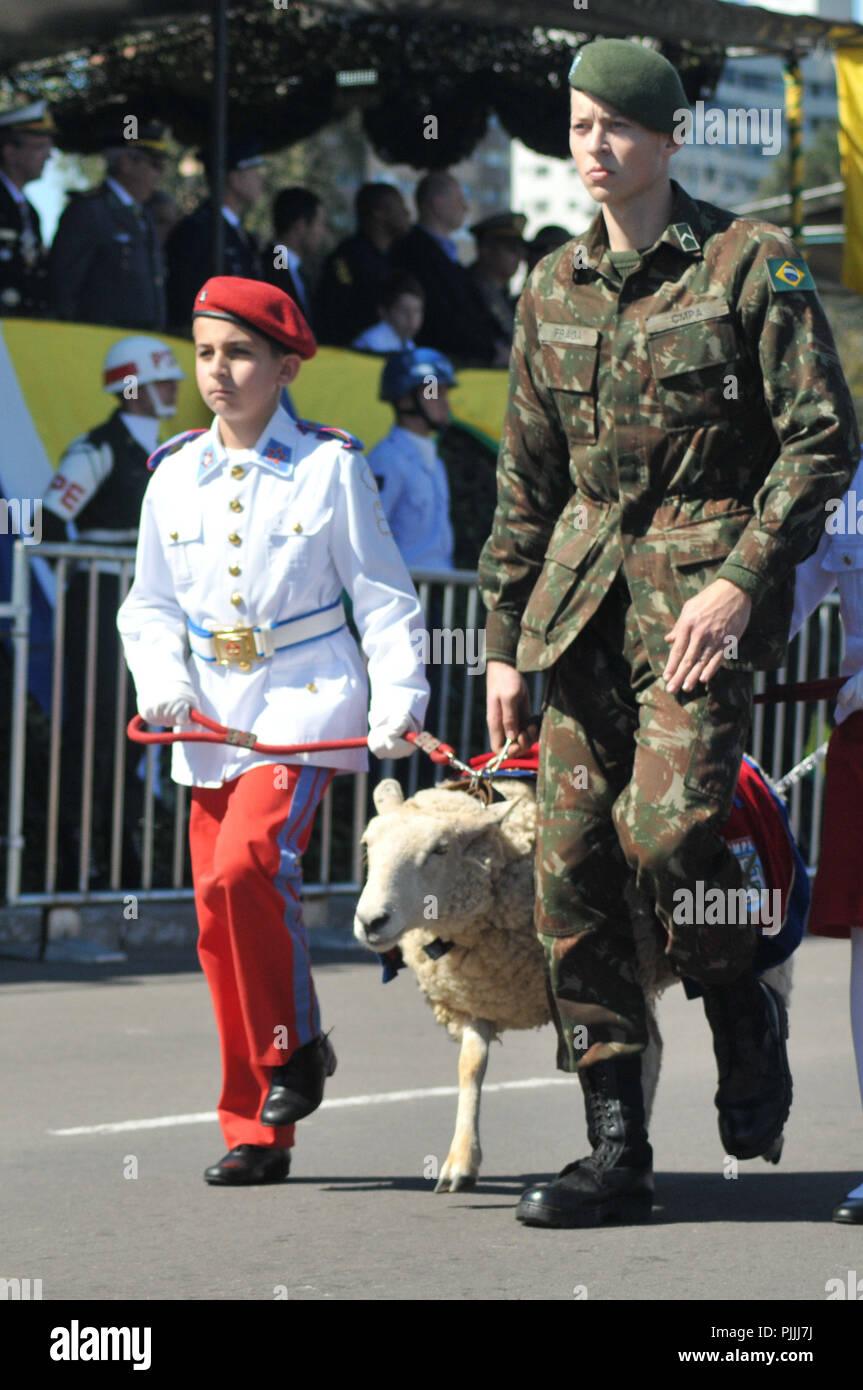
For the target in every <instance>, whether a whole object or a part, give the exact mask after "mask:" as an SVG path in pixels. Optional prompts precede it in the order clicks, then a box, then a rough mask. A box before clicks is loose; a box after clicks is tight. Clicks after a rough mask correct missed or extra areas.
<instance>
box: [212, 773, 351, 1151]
mask: <svg viewBox="0 0 863 1390" xmlns="http://www.w3.org/2000/svg"><path fill="white" fill-rule="evenodd" d="M334 775H335V773H334V772H333V771H332V770H331V769H329V768H323V767H299V766H290V767H289V766H285V765H280V764H277V763H269V764H266V765H261V766H258V767H254V768H251V769H250V770H249V771H248V772H245V773H243V775H242V776H240V777H236V778H234V779H233V781H230V782H225V783H224V784H223V785H222V786H221V787H194V788H193V789H192V808H191V816H190V822H189V841H190V848H191V853H192V874H193V878H194V883H195V906H196V909H197V915H198V928H199V931H198V956H199V959H200V961H201V966H202V968H203V971H204V974H205V975H206V977H207V983H208V985H209V986H210V993H211V995H212V998H213V1008H214V1010H215V1013H216V1023H217V1025H218V1029H219V1040H220V1042H221V1047H222V1094H221V1096H220V1098H219V1122H220V1124H221V1126H222V1133H223V1134H224V1136H225V1139H226V1141H227V1144H228V1148H229V1149H233V1148H236V1146H237V1145H238V1144H260V1145H262V1146H264V1147H267V1148H279V1149H288V1148H291V1147H292V1146H293V1142H294V1126H293V1125H282V1126H279V1127H274V1126H272V1125H262V1124H261V1122H260V1120H259V1119H258V1116H259V1114H260V1112H261V1106H262V1105H263V1103H264V1100H265V1098H266V1095H267V1091H268V1090H269V1087H270V1069H271V1068H272V1067H277V1066H281V1065H283V1064H284V1063H285V1062H287V1061H288V1059H289V1058H290V1056H291V1054H292V1053H293V1052H295V1051H296V1050H297V1048H298V1047H302V1045H303V1044H304V1043H307V1042H310V1041H311V1040H312V1038H314V1037H317V1035H318V1034H319V1033H320V1031H321V1025H320V1014H319V1011H318V1001H317V999H316V997H315V988H314V984H313V982H312V974H311V966H310V961H309V943H308V938H307V936H306V929H305V925H304V923H303V913H302V905H301V902H300V890H301V887H302V872H301V856H302V853H303V850H304V849H305V848H306V846H307V845H308V842H309V837H310V835H311V833H312V823H313V821H314V818H315V811H316V809H317V805H318V802H319V801H320V799H321V797H322V796H323V794H324V792H325V791H326V789H327V787H328V786H329V784H330V782H331V781H332V779H333V777H334Z"/></svg>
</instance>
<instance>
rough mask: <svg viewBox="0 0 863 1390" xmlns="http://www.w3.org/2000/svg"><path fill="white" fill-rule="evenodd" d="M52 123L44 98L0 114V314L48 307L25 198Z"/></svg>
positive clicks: (35, 227)
mask: <svg viewBox="0 0 863 1390" xmlns="http://www.w3.org/2000/svg"><path fill="white" fill-rule="evenodd" d="M55 133H56V132H55V129H54V124H53V121H52V120H51V117H50V115H49V114H48V108H47V106H46V104H45V102H44V101H37V102H34V103H33V104H32V105H30V106H25V107H23V108H22V109H20V110H18V111H8V112H6V113H5V114H4V115H2V116H0V315H2V316H3V317H4V318H5V317H9V316H10V315H13V314H16V315H19V316H26V317H29V318H34V317H38V316H39V315H42V314H44V313H45V312H46V309H47V290H46V274H47V267H46V257H45V250H44V247H43V245H42V228H41V226H40V223H39V214H38V213H37V211H36V209H35V208H34V206H33V204H32V203H31V202H29V201H28V200H27V199H26V198H25V197H24V191H23V190H24V186H25V184H28V183H32V182H33V180H34V179H38V178H39V177H40V175H41V173H42V170H43V169H44V167H45V162H46V160H47V159H48V156H49V155H50V153H51V138H52V136H53V135H54V134H55Z"/></svg>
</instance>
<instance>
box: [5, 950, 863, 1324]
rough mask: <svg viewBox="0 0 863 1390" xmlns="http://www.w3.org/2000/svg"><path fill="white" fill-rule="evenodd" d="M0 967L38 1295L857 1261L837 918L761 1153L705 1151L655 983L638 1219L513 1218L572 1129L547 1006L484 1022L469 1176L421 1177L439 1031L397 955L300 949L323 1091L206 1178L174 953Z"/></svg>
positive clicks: (322, 1293)
mask: <svg viewBox="0 0 863 1390" xmlns="http://www.w3.org/2000/svg"><path fill="white" fill-rule="evenodd" d="M0 979H2V981H3V984H2V987H0V999H2V1010H0V1055H2V1058H3V1066H2V1081H0V1087H2V1096H3V1108H2V1113H3V1115H4V1119H5V1123H4V1124H3V1125H2V1131H0V1163H2V1169H3V1179H2V1190H3V1199H2V1205H3V1226H4V1232H3V1239H2V1262H3V1266H4V1267H3V1269H2V1270H0V1274H2V1275H3V1276H4V1277H6V1278H10V1277H16V1278H20V1279H25V1278H29V1279H31V1280H35V1279H39V1280H41V1281H42V1298H43V1299H44V1300H51V1299H72V1300H117V1299H131V1300H156V1299H168V1300H204V1299H230V1300H233V1299H244V1300H271V1299H273V1298H279V1297H287V1298H288V1299H291V1300H297V1299H300V1300H323V1299H349V1300H359V1299H363V1300H375V1301H386V1300H423V1301H434V1300H451V1299H455V1300H538V1299H551V1300H569V1301H572V1300H573V1299H574V1298H584V1297H586V1298H588V1299H590V1300H610V1299H646V1300H659V1299H663V1300H664V1299H668V1298H683V1299H687V1300H699V1301H703V1300H709V1301H713V1300H725V1299H745V1300H753V1301H756V1300H757V1301H759V1302H760V1301H762V1300H783V1301H789V1300H792V1301H793V1300H816V1301H822V1302H823V1301H825V1299H826V1285H827V1281H828V1280H830V1279H834V1278H839V1279H842V1280H846V1279H847V1277H848V1272H849V1271H852V1270H854V1271H856V1270H859V1271H860V1275H861V1276H863V1228H861V1227H854V1226H839V1225H836V1224H834V1223H832V1222H831V1221H830V1219H829V1218H830V1211H831V1209H832V1207H833V1205H834V1204H835V1203H836V1202H837V1201H838V1200H839V1199H840V1198H841V1197H842V1196H843V1195H844V1193H845V1192H846V1191H847V1190H848V1189H849V1188H850V1187H852V1186H853V1185H855V1184H856V1183H858V1182H860V1180H861V1178H863V1118H861V1109H860V1098H859V1095H858V1093H857V1085H856V1076H855V1071H854V1067H853V1061H852V1054H851V1039H850V1029H849V1023H848V1008H847V995H848V948H847V946H846V944H845V943H842V942H831V941H814V940H809V941H806V942H805V943H804V945H803V947H802V948H801V950H800V951H799V953H798V966H797V984H796V987H795V992H794V997H793V1000H792V1006H791V1042H790V1053H791V1064H792V1070H793V1072H794V1078H795V1104H794V1108H793V1110H792V1114H791V1120H790V1123H789V1126H788V1129H787V1138H786V1145H785V1153H784V1155H783V1158H782V1161H781V1164H780V1165H779V1166H778V1167H777V1168H774V1167H770V1166H768V1165H767V1164H765V1163H764V1162H763V1161H761V1160H756V1161H755V1162H751V1163H741V1164H740V1165H739V1172H738V1176H737V1177H728V1176H726V1175H725V1172H724V1168H725V1158H724V1155H723V1152H722V1149H721V1145H720V1143H719V1138H718V1134H717V1129H716V1119H715V1111H714V1108H713V1101H712V1097H713V1091H714V1089H715V1079H714V1066H713V1057H712V1051H711V1046H710V1040H709V1033H708V1029H707V1025H706V1022H705V1020H704V1016H703V1013H702V1009H701V1005H700V1004H699V1003H697V1002H696V1003H687V1001H686V1000H685V999H684V997H683V993H682V991H681V990H680V989H675V990H673V991H672V992H671V993H670V994H669V995H668V996H667V997H666V999H665V1000H664V1001H663V1005H662V1009H661V1016H660V1017H661V1024H662V1029H663V1034H664V1037H665V1043H666V1052H665V1060H664V1065H663V1072H662V1076H661V1079H660V1084H659V1092H658V1099H657V1105H656V1112H655V1116H654V1121H653V1125H652V1131H651V1138H652V1142H653V1145H654V1153H655V1165H656V1189H657V1206H656V1208H655V1210H654V1219H653V1222H652V1224H651V1225H649V1226H645V1227H636V1228H612V1229H604V1230H600V1231H546V1230H534V1229H525V1228H523V1227H522V1226H520V1225H519V1224H518V1223H516V1221H515V1219H514V1207H515V1204H516V1201H517V1199H518V1196H519V1193H520V1192H521V1190H522V1188H523V1187H524V1186H525V1185H526V1184H527V1183H529V1182H532V1181H533V1180H534V1179H536V1178H544V1177H547V1176H550V1175H552V1174H553V1173H555V1172H556V1171H557V1170H558V1169H559V1168H561V1167H562V1166H563V1165H564V1164H565V1163H567V1162H569V1161H570V1160H572V1159H573V1158H576V1157H579V1156H580V1155H581V1154H583V1153H584V1152H586V1148H585V1139H584V1120H583V1111H582V1105H581V1097H580V1091H579V1088H578V1085H577V1082H575V1081H574V1080H572V1079H570V1078H563V1077H562V1076H561V1075H560V1074H559V1073H556V1072H555V1071H554V1064H553V1053H554V1046H553V1044H554V1039H553V1035H552V1032H551V1030H550V1029H544V1030H542V1031H540V1032H535V1033H529V1034H517V1033H509V1034H507V1035H505V1038H504V1042H503V1044H502V1045H495V1046H494V1047H493V1050H492V1056H491V1061H490V1064H489V1070H488V1075H487V1083H488V1087H487V1093H486V1095H485V1098H484V1101H483V1114H482V1139H483V1149H484V1163H483V1170H482V1174H481V1177H480V1181H479V1184H478V1187H477V1189H476V1191H475V1192H472V1193H461V1194H441V1195H434V1194H433V1192H432V1187H433V1181H432V1179H431V1178H430V1177H428V1176H427V1174H428V1173H430V1172H432V1171H433V1169H434V1164H435V1162H438V1163H440V1162H442V1160H443V1158H444V1157H445V1155H446V1152H447V1149H448V1146H449V1139H450V1137H451V1133H452V1127H453V1122H454V1116H455V1097H454V1095H451V1094H443V1095H434V1094H428V1091H429V1090H430V1089H433V1088H439V1087H444V1088H454V1087H455V1084H456V1060H457V1049H456V1047H455V1045H454V1044H453V1043H452V1042H451V1041H450V1040H449V1038H448V1037H447V1035H446V1034H445V1033H444V1031H443V1030H442V1029H441V1028H439V1027H438V1025H437V1024H435V1022H434V1019H433V1017H432V1014H431V1011H430V1010H429V1009H428V1007H427V1006H426V1004H425V1002H424V1000H423V999H422V997H421V996H420V994H419V992H418V990H417V989H416V986H415V984H414V982H413V978H412V976H410V975H409V973H408V972H403V973H402V974H401V975H399V977H398V979H397V980H396V981H394V982H392V983H391V984H389V985H386V986H383V985H382V984H381V983H380V976H379V970H378V968H377V964H376V962H374V961H373V960H371V959H366V958H365V957H357V956H352V955H350V954H348V953H341V954H338V953H332V952H330V953H318V956H317V966H316V980H317V984H318V990H319V994H320V997H321V1001H322V1006H323V1015H324V1019H325V1022H326V1025H327V1026H330V1025H334V1026H335V1032H334V1034H333V1041H334V1043H335V1046H336V1050H337V1052H338V1056H339V1066H338V1070H337V1072H336V1074H335V1076H334V1077H333V1079H332V1081H331V1082H330V1083H329V1085H328V1090H327V1102H326V1103H325V1105H324V1107H322V1109H321V1110H320V1111H318V1112H317V1114H316V1115H314V1116H313V1117H311V1118H310V1119H309V1120H306V1121H304V1122H303V1124H302V1125H301V1126H300V1127H299V1133H298V1146H297V1148H296V1149H295V1150H294V1167H293V1173H292V1175H291V1178H290V1180H289V1181H288V1182H287V1183H285V1184H282V1185H279V1186H267V1187H259V1188H251V1189H246V1190H231V1189H224V1188H210V1187H208V1186H206V1185H205V1184H204V1182H203V1181H202V1177H201V1173H202V1170H203V1168H204V1167H205V1166H206V1165H207V1164H208V1163H211V1162H213V1161H215V1160H216V1159H218V1158H219V1157H221V1155H222V1153H223V1152H224V1147H225V1146H224V1144H223V1142H222V1138H221V1134H220V1131H219V1129H218V1126H217V1124H216V1122H215V1119H214V1118H208V1117H207V1116H208V1112H211V1111H212V1110H213V1108H214V1106H215V1100H216V1096H217V1091H218V1082H219V1076H218V1065H219V1064H218V1049H217V1044H216V1037H215V1027H214V1023H213V1020H212V1016H211V1012H210V1003H209V996H208V994H207V990H206V987H205V984H204V982H203V978H202V977H201V976H200V974H199V973H198V971H197V968H196V966H195V963H194V960H193V958H191V957H189V956H188V955H180V954H178V953H176V952H174V953H163V954H162V955H158V954H154V953H152V952H151V953H149V954H147V955H144V954H141V955H140V956H136V957H134V958H133V959H132V960H131V961H130V963H129V964H128V965H127V966H114V967H90V968H87V969H84V968H81V967H77V966H65V967H63V966H53V967H46V966H38V965H29V964H23V963H13V962H9V961H0ZM532 1078H536V1079H537V1084H536V1085H533V1086H527V1087H522V1086H518V1085H514V1084H512V1083H518V1082H522V1081H529V1080H531V1079H532ZM393 1092H401V1093H403V1092H408V1093H409V1094H408V1095H402V1096H401V1097H393V1096H392V1095H391V1094H390V1093H393ZM357 1097H367V1099H366V1100H365V1101H361V1102H360V1103H350V1102H352V1101H353V1100H354V1099H355V1098H357ZM375 1097H377V1099H375ZM381 1097H383V1099H381ZM338 1102H342V1103H341V1104H339V1103H338ZM202 1113H203V1118H196V1117H198V1116H200V1115H201V1114H202ZM176 1117H186V1118H181V1119H180V1120H179V1122H174V1123H170V1124H157V1125H154V1126H152V1127H147V1128H137V1127H131V1128H128V1129H125V1130H121V1131H119V1132H116V1131H114V1132H110V1131H109V1132H105V1131H104V1130H97V1131H96V1132H87V1133H80V1134H73V1135H68V1134H67V1135H63V1134H58V1133H57V1131H60V1130H65V1129H77V1128H81V1127H93V1126H100V1125H109V1124H116V1123H130V1124H133V1125H137V1124H138V1123H139V1122H141V1121H147V1120H162V1119H171V1120H175V1121H176ZM134 1174H136V1176H135V1175H134ZM776 1316H777V1318H778V1317H779V1313H778V1312H777V1315H776ZM783 1320H784V1321H788V1320H789V1318H788V1314H787V1311H786V1313H785V1314H784V1317H783ZM795 1320H797V1321H799V1322H805V1321H806V1319H805V1316H803V1310H800V1313H799V1314H798V1313H795V1314H794V1315H793V1317H792V1318H791V1321H795Z"/></svg>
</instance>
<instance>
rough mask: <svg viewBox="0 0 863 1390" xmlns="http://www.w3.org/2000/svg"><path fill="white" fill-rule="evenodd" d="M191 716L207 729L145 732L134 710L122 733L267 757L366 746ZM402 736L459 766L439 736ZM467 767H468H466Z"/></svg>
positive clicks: (197, 713)
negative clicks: (273, 735) (272, 733)
mask: <svg viewBox="0 0 863 1390" xmlns="http://www.w3.org/2000/svg"><path fill="white" fill-rule="evenodd" d="M191 717H192V719H193V720H194V722H195V723H196V724H202V725H203V726H204V728H205V729H209V730H210V732H209V733H206V734H204V733H198V732H197V731H196V730H194V729H189V730H183V729H181V730H180V731H179V732H178V731H177V730H173V729H172V730H168V729H165V730H163V731H162V733H158V734H154V733H147V731H146V721H145V720H144V719H143V718H142V717H141V715H140V714H135V715H133V716H132V718H131V719H130V720H129V723H128V724H127V725H126V733H127V735H128V737H129V738H130V739H132V741H133V742H134V743H229V744H233V745H235V746H236V747H238V748H254V750H255V752H256V753H263V754H264V755H265V756H268V757H269V756H271V755H273V754H277V755H278V754H283V755H285V756H286V755H288V754H290V753H330V752H332V751H334V750H335V749H338V748H368V743H367V741H366V740H365V739H364V738H337V739H329V740H327V741H325V742H323V743H286V744H276V743H259V742H258V740H257V737H256V735H255V734H250V733H246V732H245V731H244V730H243V729H229V728H226V727H225V725H224V724H217V723H216V721H215V719H209V718H208V717H207V715H206V714H202V713H201V711H200V710H199V709H193V710H192V712H191ZM405 738H406V739H407V740H408V742H409V743H415V744H416V745H417V747H418V748H421V749H422V750H423V752H424V753H428V755H429V757H430V758H431V760H432V762H435V763H451V764H453V766H457V767H461V763H459V761H458V759H457V758H456V756H455V750H454V749H452V748H450V746H449V744H448V743H443V742H442V741H441V739H439V738H435V736H434V734H429V733H422V734H415V733H411V732H408V733H406V734H405ZM468 771H470V769H469V768H468Z"/></svg>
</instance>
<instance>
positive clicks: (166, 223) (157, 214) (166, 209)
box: [147, 188, 177, 252]
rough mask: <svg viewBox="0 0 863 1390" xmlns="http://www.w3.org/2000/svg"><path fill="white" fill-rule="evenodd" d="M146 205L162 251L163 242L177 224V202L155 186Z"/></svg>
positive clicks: (162, 189)
mask: <svg viewBox="0 0 863 1390" xmlns="http://www.w3.org/2000/svg"><path fill="white" fill-rule="evenodd" d="M147 207H148V209H149V212H150V216H151V218H152V219H153V226H154V227H155V229H156V236H157V237H158V238H159V245H160V246H161V247H162V249H163V252H164V247H165V243H166V242H167V240H168V237H169V236H170V235H171V233H172V231H173V230H174V228H175V227H176V225H177V204H176V202H175V201H174V199H173V198H172V197H171V195H170V193H168V192H166V190H165V189H164V188H157V189H156V191H155V193H154V194H153V196H152V198H151V199H150V201H149V202H148V204H147Z"/></svg>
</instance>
